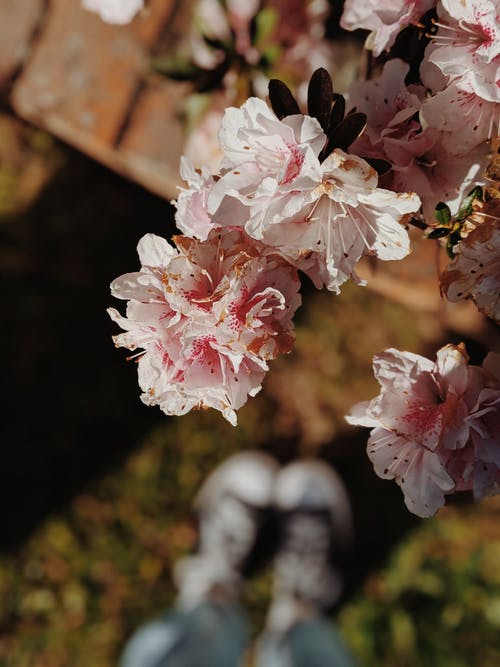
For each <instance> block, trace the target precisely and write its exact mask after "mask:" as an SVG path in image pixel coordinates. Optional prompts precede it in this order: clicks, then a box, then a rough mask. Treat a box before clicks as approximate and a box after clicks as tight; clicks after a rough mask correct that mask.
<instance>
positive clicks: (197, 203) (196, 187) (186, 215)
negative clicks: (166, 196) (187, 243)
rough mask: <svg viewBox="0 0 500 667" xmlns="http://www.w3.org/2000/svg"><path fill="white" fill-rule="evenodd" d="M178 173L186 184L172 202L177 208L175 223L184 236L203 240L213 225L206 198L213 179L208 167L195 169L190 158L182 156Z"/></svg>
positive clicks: (212, 184) (213, 181)
mask: <svg viewBox="0 0 500 667" xmlns="http://www.w3.org/2000/svg"><path fill="white" fill-rule="evenodd" d="M180 174H181V178H183V179H184V180H185V181H186V182H187V184H188V187H187V188H181V189H180V194H179V196H178V198H177V201H174V202H172V203H173V204H174V206H175V207H176V208H177V211H176V214H175V224H176V225H177V227H178V229H180V230H181V232H182V233H183V234H185V235H186V236H192V237H194V238H196V239H200V240H201V241H204V240H205V239H206V238H207V236H208V235H209V233H210V232H211V231H212V229H214V228H215V225H214V224H213V223H212V218H211V216H210V215H209V213H208V210H207V200H208V195H209V194H210V191H211V190H212V188H213V186H214V184H215V179H214V177H213V176H212V174H211V173H210V171H209V169H208V167H202V168H201V169H199V170H197V169H195V168H194V167H193V165H192V163H191V162H190V160H189V159H188V158H187V157H185V156H182V157H181V164H180Z"/></svg>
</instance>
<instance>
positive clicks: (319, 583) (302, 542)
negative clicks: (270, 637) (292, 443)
mask: <svg viewBox="0 0 500 667" xmlns="http://www.w3.org/2000/svg"><path fill="white" fill-rule="evenodd" d="M274 507H275V510H276V512H277V519H278V525H279V530H280V536H281V539H280V541H279V546H278V551H277V554H276V557H275V565H274V587H273V599H272V602H271V606H270V609H269V613H268V618H267V625H266V631H267V632H270V633H274V634H282V633H284V632H286V631H287V630H288V629H289V628H290V627H292V626H293V625H294V624H295V623H296V622H298V621H300V620H305V619H307V618H311V617H313V616H317V615H321V614H322V613H323V612H324V611H325V610H327V609H329V608H331V607H333V605H334V604H335V603H336V602H337V601H338V599H339V597H340V595H341V592H342V588H343V577H342V574H341V572H340V569H339V566H338V563H336V560H337V561H338V560H341V558H340V559H339V556H343V555H344V554H345V553H346V551H347V550H348V549H349V547H350V546H351V544H352V534H353V528H352V513H351V507H350V503H349V499H348V496H347V492H346V490H345V487H344V484H343V482H342V480H341V479H340V477H339V476H338V475H337V474H336V473H335V472H334V471H333V470H332V468H330V467H329V466H328V465H326V464H325V463H322V462H321V461H317V460H307V461H299V462H296V463H292V464H290V465H288V466H286V467H285V468H283V469H282V470H281V472H280V473H279V474H278V476H277V478H276V482H275V490H274Z"/></svg>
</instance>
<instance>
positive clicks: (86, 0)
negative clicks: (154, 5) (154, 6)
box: [82, 0, 144, 25]
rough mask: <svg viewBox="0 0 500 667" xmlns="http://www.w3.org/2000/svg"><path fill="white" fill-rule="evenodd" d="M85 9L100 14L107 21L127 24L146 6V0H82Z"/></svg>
mask: <svg viewBox="0 0 500 667" xmlns="http://www.w3.org/2000/svg"><path fill="white" fill-rule="evenodd" d="M82 7H83V9H87V10H88V11H90V12H95V13H97V14H99V16H100V17H101V19H102V20H103V21H105V22H106V23H114V24H116V25H125V24H126V23H130V21H132V19H133V18H134V16H135V15H136V14H138V13H139V12H140V11H141V9H143V7H144V0H82Z"/></svg>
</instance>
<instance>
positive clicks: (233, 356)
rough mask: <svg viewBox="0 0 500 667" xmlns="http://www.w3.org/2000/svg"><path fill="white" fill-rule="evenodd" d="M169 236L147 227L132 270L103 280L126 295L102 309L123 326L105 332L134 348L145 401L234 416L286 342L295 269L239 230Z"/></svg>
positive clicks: (172, 410) (171, 411)
mask: <svg viewBox="0 0 500 667" xmlns="http://www.w3.org/2000/svg"><path fill="white" fill-rule="evenodd" d="M174 242H175V245H176V248H174V247H172V246H170V245H169V244H168V243H167V241H166V240H165V239H163V238H160V237H157V236H154V235H153V234H148V235H146V236H145V237H143V239H142V240H141V241H140V243H139V246H138V251H139V257H140V260H141V264H142V267H141V270H140V271H139V272H136V273H130V274H126V275H124V276H121V277H120V278H117V279H116V280H115V281H114V282H113V283H112V285H111V291H112V294H113V295H114V296H116V297H117V298H120V299H126V300H128V304H127V312H126V316H125V317H123V316H122V315H120V313H119V312H118V311H117V310H115V309H114V308H110V309H109V310H108V312H109V314H110V316H111V318H112V319H113V320H114V321H115V322H117V323H118V324H119V325H120V326H121V327H122V329H124V333H121V334H118V335H117V336H115V337H114V341H115V344H116V345H117V347H126V348H128V349H130V350H132V351H136V350H139V352H138V353H137V354H136V355H135V357H136V358H137V359H138V376H139V385H140V387H141V389H142V391H143V394H142V396H141V398H142V400H143V401H144V403H146V404H147V405H159V406H160V408H161V409H162V410H163V412H165V413H166V414H168V415H181V414H185V413H186V412H188V411H190V410H192V409H198V408H205V407H211V408H215V409H216V410H220V411H221V412H222V414H223V415H224V417H225V418H226V419H227V420H228V421H230V422H231V423H232V424H233V425H235V424H236V412H235V411H236V410H237V409H238V408H240V407H241V406H242V405H243V404H244V403H245V402H246V400H247V398H248V396H254V395H255V394H256V393H257V392H258V391H259V390H260V388H261V382H262V379H263V377H264V374H265V372H266V371H267V369H268V366H267V361H268V360H270V359H273V358H275V357H276V356H277V355H278V354H280V353H284V352H289V351H290V350H291V347H292V345H293V341H294V335H293V325H292V317H293V314H294V312H295V310H296V309H297V307H298V306H299V304H300V296H299V294H298V290H299V281H298V277H297V274H296V271H295V270H294V269H293V268H292V267H290V266H288V265H286V264H285V263H284V262H283V261H282V260H281V259H280V258H277V257H271V256H268V257H262V256H260V255H259V254H258V252H257V250H256V248H255V246H253V245H248V243H247V239H246V237H245V235H244V234H243V233H242V232H238V231H222V232H213V233H211V234H210V235H209V237H208V238H207V240H206V241H205V242H201V241H197V240H195V239H190V238H187V237H184V236H179V237H174Z"/></svg>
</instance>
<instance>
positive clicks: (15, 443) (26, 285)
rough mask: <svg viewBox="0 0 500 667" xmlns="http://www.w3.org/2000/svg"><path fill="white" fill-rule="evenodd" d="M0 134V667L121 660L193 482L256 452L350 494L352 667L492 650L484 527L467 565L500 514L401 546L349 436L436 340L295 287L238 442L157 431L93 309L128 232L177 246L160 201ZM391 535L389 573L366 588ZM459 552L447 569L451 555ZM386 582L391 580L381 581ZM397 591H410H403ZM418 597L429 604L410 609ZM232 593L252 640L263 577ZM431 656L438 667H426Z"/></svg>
mask: <svg viewBox="0 0 500 667" xmlns="http://www.w3.org/2000/svg"><path fill="white" fill-rule="evenodd" d="M0 120H1V122H0V261H1V264H2V269H3V274H4V278H3V280H2V282H1V284H0V296H1V303H2V307H3V314H4V318H5V321H6V323H7V326H5V327H3V328H2V330H1V336H2V346H3V351H4V356H3V365H4V377H5V378H6V379H7V380H8V386H7V387H6V391H5V392H4V395H3V400H2V404H3V407H4V414H6V415H7V416H8V418H7V419H4V420H3V423H2V426H3V429H4V430H3V434H2V436H3V437H2V453H1V457H2V469H3V470H4V471H5V473H4V480H3V484H2V489H1V491H0V493H1V498H0V513H1V517H0V520H1V524H2V531H1V534H0V542H1V546H2V548H3V553H2V555H1V556H0V627H1V628H2V631H1V632H0V666H1V667H7V666H8V667H66V666H68V667H69V666H71V667H80V666H81V667H87V666H88V665H92V667H111V666H112V665H115V664H116V659H117V655H118V653H119V651H120V649H121V646H122V644H123V641H124V639H125V638H126V637H127V636H128V635H129V634H130V632H131V631H132V629H133V628H134V627H135V626H136V625H137V624H138V623H140V622H141V621H142V620H144V619H146V618H148V617H150V616H151V615H154V614H155V613H157V612H159V611H160V610H161V609H163V608H164V607H165V606H166V605H167V604H168V603H170V602H171V601H172V599H173V595H174V591H173V586H172V580H171V574H170V573H171V565H172V563H173V562H174V561H175V559H176V558H178V557H179V556H180V555H182V554H184V553H186V552H187V551H189V550H190V549H191V548H192V546H193V544H194V541H195V530H194V526H193V523H192V521H191V518H190V503H191V499H192V497H193V495H194V493H195V492H196V490H197V488H198V487H199V485H200V483H201V482H202V480H203V478H204V476H205V475H206V474H207V473H208V472H210V470H212V469H213V467H214V466H215V465H216V464H217V463H218V462H219V461H221V460H223V459H224V458H225V457H226V456H227V455H228V454H230V453H232V452H234V451H238V450H240V449H245V448H250V447H256V448H260V449H264V450H266V451H268V452H270V453H271V454H273V455H275V456H276V457H277V458H278V459H279V460H280V461H281V462H286V461H288V460H291V459H293V458H295V457H297V456H300V455H319V456H321V457H323V458H324V459H326V460H327V461H329V462H331V463H333V464H334V465H336V466H337V467H338V469H339V470H340V472H341V473H342V475H343V477H344V479H345V480H346V483H347V485H348V488H349V491H350V495H351V498H352V502H353V507H354V514H355V522H356V533H357V545H356V550H355V552H354V554H353V557H352V559H351V563H350V570H349V572H348V573H347V575H348V586H347V592H346V596H345V599H344V600H343V602H342V605H341V610H340V611H341V614H342V615H341V622H342V627H343V628H344V631H345V633H346V636H347V637H348V639H349V641H350V642H351V643H352V645H353V647H354V648H355V649H356V650H357V651H358V652H359V654H360V656H361V657H362V659H363V663H362V664H367V665H372V664H373V665H384V666H385V665H398V666H399V665H406V664H408V665H411V666H413V665H415V666H417V665H419V666H420V665H425V666H426V667H427V665H433V664H436V665H443V667H446V666H447V665H452V664H457V665H458V664H460V663H458V662H457V663H452V662H450V661H449V660H451V658H450V659H449V656H450V655H451V656H453V655H455V653H453V651H455V649H456V648H457V647H459V648H462V647H463V646H464V642H465V639H463V638H464V637H470V641H469V643H468V644H467V646H469V647H470V655H471V656H472V659H474V650H476V648H475V647H476V646H477V645H478V642H479V639H478V640H477V642H476V639H475V637H476V636H477V637H483V638H484V646H488V642H489V641H490V638H491V636H492V632H493V630H492V628H493V629H494V628H496V627H497V625H498V614H497V612H498V588H495V587H497V586H498V581H497V579H496V578H495V577H496V575H495V576H493V575H492V576H491V577H489V578H488V576H489V575H488V576H483V575H482V574H481V575H479V574H477V576H476V574H474V573H475V572H476V571H477V572H483V573H484V572H487V567H486V565H484V566H481V568H482V569H478V568H479V565H477V567H476V565H474V563H478V562H479V561H478V558H479V556H478V553H479V551H478V550H480V546H479V545H480V542H481V534H482V530H483V528H484V531H485V532H486V533H487V534H488V535H489V536H490V538H491V539H490V541H489V543H488V545H487V549H486V548H485V549H486V550H484V551H481V552H480V553H481V554H482V555H480V558H479V560H481V558H483V560H484V559H486V560H485V561H484V562H486V563H493V562H494V558H495V554H496V553H497V551H498V544H499V539H500V537H499V535H498V532H495V531H496V530H497V529H496V526H497V525H498V521H497V520H496V519H497V516H498V507H497V506H496V505H495V506H493V505H492V506H490V505H488V504H486V505H485V506H484V508H485V509H484V510H483V509H479V510H478V513H476V514H474V515H473V516H469V512H470V511H472V510H469V509H468V508H467V507H466V508H465V509H463V510H462V509H459V508H457V509H453V510H451V513H447V514H445V515H444V516H443V519H438V520H436V521H432V522H428V523H427V524H426V526H425V527H424V528H422V529H417V532H416V533H415V535H412V534H411V533H408V531H409V530H410V529H412V527H413V526H415V524H416V521H415V520H414V519H412V517H410V515H409V514H408V513H407V512H406V510H405V508H404V506H403V503H402V499H401V495H400V493H399V490H398V489H397V488H396V486H395V485H393V484H390V483H388V482H382V481H381V480H379V479H377V478H376V477H375V475H374V474H373V472H372V470H371V467H370V465H369V463H368V461H367V460H366V457H365V453H364V448H365V443H366V433H365V432H364V431H362V430H355V429H348V428H347V427H346V425H345V424H344V422H343V415H344V414H345V413H346V411H348V409H349V408H350V406H351V405H352V404H353V403H355V402H356V401H358V400H363V399H366V398H369V397H370V396H372V395H373V394H374V393H375V384H374V381H373V379H372V378H371V373H370V365H371V357H372V355H373V354H374V353H375V352H378V351H380V350H381V349H383V348H385V347H388V346H390V345H394V346H396V347H400V348H403V349H410V350H412V351H414V352H421V353H428V352H431V351H433V350H434V349H435V348H436V347H437V346H438V344H439V342H440V340H438V339H439V338H440V337H441V336H442V338H443V340H447V339H448V334H446V332H443V331H441V330H440V329H439V327H436V326H435V323H432V322H429V321H428V320H426V318H425V317H424V316H422V315H416V314H415V313H414V312H412V311H410V310H408V309H407V308H404V307H402V306H399V305H394V304H392V303H390V302H388V301H386V300H384V299H382V298H380V297H376V296H374V295H373V294H371V293H370V292H369V291H368V290H365V289H361V288H357V287H355V286H348V287H347V288H346V289H345V290H344V291H343V294H342V295H341V296H340V297H334V296H333V295H331V294H325V293H319V292H316V291H314V290H311V289H310V287H309V286H306V287H305V294H304V306H303V307H302V308H301V310H300V311H299V314H298V318H297V345H296V349H295V351H294V352H293V354H292V355H291V356H289V357H287V358H283V359H280V360H277V361H276V362H274V363H273V365H272V369H271V372H270V373H269V375H268V378H267V379H266V381H265V385H264V389H263V392H262V393H261V394H260V395H259V396H258V397H257V398H256V399H254V400H252V401H250V402H249V403H248V404H247V405H246V406H245V407H244V408H243V409H242V410H241V411H240V414H239V421H240V426H239V427H238V428H237V429H233V428H232V427H231V426H229V425H228V424H227V423H225V422H224V421H223V419H222V418H221V417H220V415H219V414H214V413H209V412H200V413H195V414H191V415H188V416H186V417H183V418H177V419H167V418H166V417H165V416H163V415H162V413H161V412H160V411H159V410H156V409H154V408H146V407H145V406H143V405H142V404H141V403H140V401H139V397H138V394H139V391H138V387H137V382H136V377H135V374H136V371H135V367H134V366H133V364H127V363H126V362H125V359H124V357H125V353H123V352H122V351H117V350H115V349H114V348H113V345H112V343H111V340H110V336H111V333H112V332H113V331H114V326H113V325H112V323H111V322H110V321H109V320H108V318H107V316H106V314H105V308H106V306H107V305H110V303H111V297H110V295H109V287H108V285H109V282H110V281H111V280H112V279H113V278H114V277H116V276H117V275H120V274H121V273H124V272H127V271H131V270H134V269H135V268H136V267H137V265H138V260H137V258H136V254H135V245H136V243H137V240H138V239H139V238H140V236H141V235H142V234H143V233H145V232H155V233H160V234H165V235H168V234H170V233H173V231H174V228H173V222H172V209H171V207H170V206H169V205H168V204H167V203H165V202H163V201H160V200H158V199H156V198H155V197H153V196H151V195H149V194H147V193H146V192H144V191H143V190H141V189H139V188H137V187H135V186H133V185H132V184H130V183H127V182H125V181H123V180H121V179H119V178H118V177H116V176H114V175H112V174H110V173H109V172H107V171H106V170H104V169H102V168H101V167H99V166H98V165H96V164H94V163H92V162H90V161H88V160H86V159H84V158H82V157H81V156H79V155H77V154H75V153H74V152H72V151H71V150H69V149H66V148H62V147H60V146H58V145H56V144H54V143H53V142H52V141H51V140H50V139H49V138H48V137H46V136H45V135H43V134H40V133H37V132H34V131H33V130H30V129H29V128H25V127H23V126H18V125H16V124H13V123H12V121H11V120H9V119H8V118H7V117H6V116H2V117H0ZM2 132H3V133H2ZM33 165H36V168H35V167H33ZM30 170H31V171H30ZM462 515H463V518H462ZM450 531H451V532H450ZM471 531H472V532H471ZM488 531H489V532H488ZM408 535H410V537H408ZM405 539H406V540H407V541H406V542H404V543H403V546H398V547H397V549H399V551H397V552H396V555H393V556H392V558H393V560H392V565H391V566H390V568H389V569H388V570H387V573H386V574H382V575H378V574H374V572H376V571H377V569H378V568H379V567H381V566H382V565H383V563H384V562H385V561H386V559H387V558H388V557H389V556H390V554H391V552H392V550H393V548H394V546H395V545H396V544H398V543H401V540H405ZM456 540H458V541H459V543H460V545H461V546H460V549H458V553H459V554H460V556H459V558H458V560H459V563H460V564H459V566H457V567H458V569H457V568H455V569H454V566H453V563H452V562H451V561H450V560H449V558H448V551H449V550H451V551H452V552H453V553H455V547H454V545H455V544H456ZM464 545H465V546H464ZM471 545H472V546H471ZM474 545H476V546H477V548H476V546H474ZM481 548H482V547H481ZM495 549H496V550H497V551H495ZM398 554H399V555H398ZM401 554H402V555H401ZM405 554H410V555H409V556H408V555H406V556H405ZM401 559H402V560H401ZM405 559H406V560H405ZM408 559H410V561H411V563H413V565H412V567H413V569H412V570H408V566H407V561H408ZM412 559H413V560H412ZM481 562H483V561H481ZM401 563H403V565H401ZM405 563H406V565H405ZM474 567H476V570H474ZM405 568H406V569H405ZM460 568H462V569H460ZM462 570H463V571H466V572H467V573H468V574H467V576H463V572H462ZM420 571H422V572H423V573H424V574H423V575H422V577H419V576H416V574H415V573H417V572H420ZM428 572H430V573H431V575H432V576H430V578H429V576H427V574H428ZM469 574H470V576H469ZM367 577H368V579H367ZM394 577H395V578H396V581H397V582H398V583H397V584H394V583H386V581H388V582H394V580H395V579H394ZM398 577H399V578H398ZM433 577H434V579H433ZM478 577H479V579H478ZM481 577H482V578H481ZM437 579H439V581H440V582H441V583H440V584H436V583H435V582H436V580H437ZM408 581H410V582H411V585H412V586H413V585H415V586H416V589H415V590H416V591H417V592H416V593H415V591H414V589H413V588H411V590H410V593H408V586H407V584H406V583H405V582H408ZM421 581H423V582H424V583H423V584H421V583H418V582H421ZM429 581H430V582H431V583H430V584H429ZM364 582H365V583H364ZM366 582H367V583H366ZM415 582H417V583H415ZM425 582H427V583H425ZM432 582H434V584H433V583H432ZM433 585H435V589H436V590H438V593H433V590H434V589H433V588H432V586H433ZM405 586H406V587H405ZM419 586H420V588H419ZM422 586H423V587H424V588H423V589H422ZM426 586H427V588H425V587H426ZM436 586H437V588H436ZM478 587H479V589H481V590H482V591H483V593H481V595H483V597H482V598H481V600H482V601H481V605H482V606H481V605H479V606H476V607H474V609H475V611H474V613H469V611H467V609H468V608H467V607H463V609H462V607H460V609H462V611H460V610H458V611H457V604H458V605H459V606H460V604H459V602H457V601H458V600H459V599H461V598H460V596H462V597H463V596H469V597H470V599H471V600H474V599H475V598H474V595H475V593H474V591H475V590H476V591H477V589H478ZM471 590H472V591H473V592H472V593H470V591H471ZM360 591H361V592H360ZM387 591H389V592H387ZM422 591H423V593H422ZM489 591H492V592H491V595H490V592H489ZM356 595H358V598H356ZM419 595H420V596H422V595H424V597H425V596H428V597H429V596H430V598H429V599H430V602H429V603H428V602H425V604H424V602H422V604H420V602H418V604H417V603H415V599H418V600H421V599H422V598H421V597H418V596H419ZM246 596H247V600H248V603H249V607H250V609H251V612H252V619H253V623H254V627H255V628H257V627H258V625H259V623H260V622H261V621H262V617H263V613H264V609H265V606H266V604H267V600H268V596H269V570H267V571H264V572H263V573H261V574H260V575H258V576H257V577H256V578H254V579H253V580H252V581H251V582H250V584H249V586H248V588H247V591H246ZM415 596H416V597H415ZM471 596H472V597H471ZM495 596H496V597H495ZM490 598H491V599H490ZM464 599H465V598H464ZM467 599H469V598H467ZM425 600H427V598H425ZM471 604H472V603H471ZM474 604H475V603H474ZM433 605H434V606H433ZM440 605H441V606H440ZM450 605H451V607H450ZM450 609H451V611H450ZM464 610H465V611H464ZM450 619H451V620H450ZM456 619H458V621H457V620H456ZM440 628H441V630H440ZM422 636H423V637H424V639H425V641H424V643H423V645H425V653H422V655H420V653H419V650H420V649H419V646H420V643H421V637H422ZM439 638H441V639H442V641H444V642H445V643H446V647H445V649H443V650H441V649H439V650H438V639H439ZM443 638H444V639H443ZM465 643H466V642H465ZM479 643H480V642H479ZM481 645H483V644H481ZM433 647H435V648H433ZM457 650H458V649H457ZM485 650H486V649H485ZM429 655H431V656H436V658H435V661H434V662H425V660H427V659H428V658H427V657H426V656H429ZM485 655H486V654H485ZM487 655H488V656H489V655H490V654H487ZM491 655H492V656H493V657H494V658H495V657H496V656H497V654H496V653H494V652H493V653H491ZM415 656H416V657H415ZM422 656H423V657H422ZM439 656H445V658H446V659H447V660H448V662H445V661H442V662H439V660H440V659H441V658H440V657H439ZM445 658H443V660H445ZM488 659H490V658H489V657H488ZM412 660H413V662H412ZM418 660H420V662H418ZM429 660H430V658H429ZM433 660H434V658H433ZM491 660H493V658H491ZM491 660H490V662H489V663H488V662H484V663H476V664H478V665H479V664H481V667H482V665H483V664H484V665H488V666H489V665H490V664H491V665H493V664H495V663H494V662H491ZM464 664H468V665H471V664H474V663H473V662H470V661H469V662H466V663H464ZM496 664H498V663H496Z"/></svg>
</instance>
